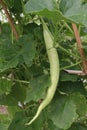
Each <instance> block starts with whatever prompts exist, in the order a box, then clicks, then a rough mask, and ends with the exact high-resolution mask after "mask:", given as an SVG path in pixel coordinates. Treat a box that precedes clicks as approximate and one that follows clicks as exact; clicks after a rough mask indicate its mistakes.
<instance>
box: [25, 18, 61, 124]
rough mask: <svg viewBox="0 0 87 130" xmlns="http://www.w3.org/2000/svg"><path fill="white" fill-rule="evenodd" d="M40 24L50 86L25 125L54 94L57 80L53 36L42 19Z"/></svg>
mask: <svg viewBox="0 0 87 130" xmlns="http://www.w3.org/2000/svg"><path fill="white" fill-rule="evenodd" d="M42 24H43V35H44V40H45V45H46V51H47V54H48V59H49V63H50V78H51V86H49V88H48V91H47V95H46V98H45V99H44V100H43V102H42V103H41V104H40V106H39V108H38V110H37V113H36V115H35V116H34V117H33V119H32V120H31V121H30V122H29V123H26V125H30V124H31V123H32V122H34V121H35V120H36V119H37V117H38V116H39V115H40V113H41V112H42V110H43V109H44V108H45V107H46V106H47V105H48V104H49V103H50V102H51V100H52V99H53V96H54V94H55V91H56V88H57V84H58V80H59V58H58V54H57V50H56V48H54V45H53V44H54V40H53V36H52V34H51V32H50V31H49V29H48V27H47V25H46V24H45V22H44V21H43V20H42Z"/></svg>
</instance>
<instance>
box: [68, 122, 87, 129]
mask: <svg viewBox="0 0 87 130" xmlns="http://www.w3.org/2000/svg"><path fill="white" fill-rule="evenodd" d="M69 130H87V126H84V125H83V124H80V123H76V124H73V125H72V127H71V128H70V129H69Z"/></svg>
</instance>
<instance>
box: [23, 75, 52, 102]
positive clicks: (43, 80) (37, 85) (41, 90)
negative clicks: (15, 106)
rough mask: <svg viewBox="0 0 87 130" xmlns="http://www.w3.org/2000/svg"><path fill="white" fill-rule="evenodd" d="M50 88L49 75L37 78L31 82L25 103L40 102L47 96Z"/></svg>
mask: <svg viewBox="0 0 87 130" xmlns="http://www.w3.org/2000/svg"><path fill="white" fill-rule="evenodd" d="M49 86H50V79H49V77H48V76H47V75H42V76H39V77H35V79H32V80H31V81H30V85H29V88H28V90H27V96H26V99H25V102H29V101H31V100H33V101H38V100H39V99H42V98H44V97H45V95H46V88H47V87H49Z"/></svg>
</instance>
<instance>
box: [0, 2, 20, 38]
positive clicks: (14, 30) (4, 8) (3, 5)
mask: <svg viewBox="0 0 87 130" xmlns="http://www.w3.org/2000/svg"><path fill="white" fill-rule="evenodd" d="M0 3H1V5H2V8H3V10H4V11H5V14H6V15H7V18H8V21H9V24H10V26H11V28H12V30H13V33H14V35H15V37H16V39H18V37H19V35H18V32H17V30H16V28H15V26H14V23H13V20H12V18H11V16H10V14H9V12H8V10H7V7H6V5H5V3H4V2H3V0H0Z"/></svg>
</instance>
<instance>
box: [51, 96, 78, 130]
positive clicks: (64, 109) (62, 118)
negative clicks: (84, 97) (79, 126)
mask: <svg viewBox="0 0 87 130" xmlns="http://www.w3.org/2000/svg"><path fill="white" fill-rule="evenodd" d="M58 98H59V99H57V98H56V99H55V100H54V101H53V103H52V104H51V107H50V119H51V120H52V121H53V123H54V124H55V125H56V126H57V127H58V128H60V129H64V130H66V129H68V128H69V127H70V126H71V125H72V123H73V122H74V121H75V120H76V119H77V117H78V115H77V113H76V105H75V103H74V102H73V101H72V100H71V99H70V98H69V97H66V96H62V97H58Z"/></svg>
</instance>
